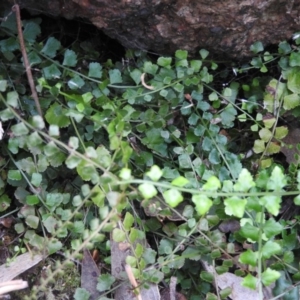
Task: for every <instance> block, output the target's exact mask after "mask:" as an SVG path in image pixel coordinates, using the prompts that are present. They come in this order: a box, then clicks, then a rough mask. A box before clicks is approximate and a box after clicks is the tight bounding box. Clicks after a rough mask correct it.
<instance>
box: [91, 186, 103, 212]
mask: <svg viewBox="0 0 300 300" xmlns="http://www.w3.org/2000/svg"><path fill="white" fill-rule="evenodd" d="M91 199H92V201H93V203H94V204H95V205H97V206H98V207H103V206H104V200H105V193H104V192H103V191H102V190H101V189H100V187H99V186H96V187H95V188H94V189H93V193H92V196H91Z"/></svg>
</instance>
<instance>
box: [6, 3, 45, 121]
mask: <svg viewBox="0 0 300 300" xmlns="http://www.w3.org/2000/svg"><path fill="white" fill-rule="evenodd" d="M12 11H14V12H15V13H16V18H17V27H18V36H19V42H20V47H21V52H22V56H23V62H24V66H25V70H26V74H27V79H28V83H29V86H30V89H31V94H32V98H33V99H34V102H35V106H36V109H37V111H38V113H39V115H40V116H41V118H43V114H42V110H41V106H40V102H39V98H38V95H37V92H36V89H35V85H34V81H33V77H32V73H31V68H30V64H29V61H28V57H27V53H26V48H25V43H24V37H23V31H22V24H21V14H20V7H19V5H18V4H15V5H14V6H13V7H12Z"/></svg>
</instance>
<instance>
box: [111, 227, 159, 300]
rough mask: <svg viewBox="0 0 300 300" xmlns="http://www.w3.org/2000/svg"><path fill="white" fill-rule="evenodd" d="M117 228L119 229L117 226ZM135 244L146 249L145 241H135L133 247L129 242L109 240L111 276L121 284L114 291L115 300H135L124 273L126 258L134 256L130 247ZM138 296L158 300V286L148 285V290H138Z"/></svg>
mask: <svg viewBox="0 0 300 300" xmlns="http://www.w3.org/2000/svg"><path fill="white" fill-rule="evenodd" d="M119 228H121V227H120V226H119ZM136 243H139V244H141V245H143V246H144V247H147V242H146V240H137V241H136V242H135V243H134V244H133V245H131V244H130V243H129V242H127V241H125V242H121V243H117V242H115V241H114V240H113V239H112V237H111V238H110V245H111V275H112V276H114V277H115V278H116V279H118V280H119V281H121V284H120V285H119V286H118V288H117V289H116V291H115V297H114V299H115V300H133V299H137V298H136V295H135V293H134V292H133V287H132V285H131V284H130V283H129V282H128V276H127V274H126V272H125V265H126V257H127V256H134V253H133V251H132V247H135V245H136ZM139 295H140V297H141V298H142V299H143V300H147V299H149V300H150V299H151V300H160V295H159V290H158V286H157V285H156V284H150V288H149V289H145V288H139Z"/></svg>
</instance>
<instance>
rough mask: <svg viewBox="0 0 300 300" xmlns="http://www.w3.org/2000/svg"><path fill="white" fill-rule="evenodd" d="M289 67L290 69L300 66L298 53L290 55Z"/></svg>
mask: <svg viewBox="0 0 300 300" xmlns="http://www.w3.org/2000/svg"><path fill="white" fill-rule="evenodd" d="M290 66H291V67H296V66H300V53H299V52H292V53H291V54H290Z"/></svg>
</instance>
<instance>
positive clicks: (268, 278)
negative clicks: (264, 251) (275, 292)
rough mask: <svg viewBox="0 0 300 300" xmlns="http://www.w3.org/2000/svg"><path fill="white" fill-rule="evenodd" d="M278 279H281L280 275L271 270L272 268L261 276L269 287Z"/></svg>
mask: <svg viewBox="0 0 300 300" xmlns="http://www.w3.org/2000/svg"><path fill="white" fill-rule="evenodd" d="M278 278H280V273H279V272H278V271H275V270H271V269H270V268H267V269H266V270H265V271H264V272H263V273H262V274H261V280H262V282H263V284H264V285H265V286H268V285H270V284H271V283H273V282H275V281H276V280H277V279H278Z"/></svg>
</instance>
